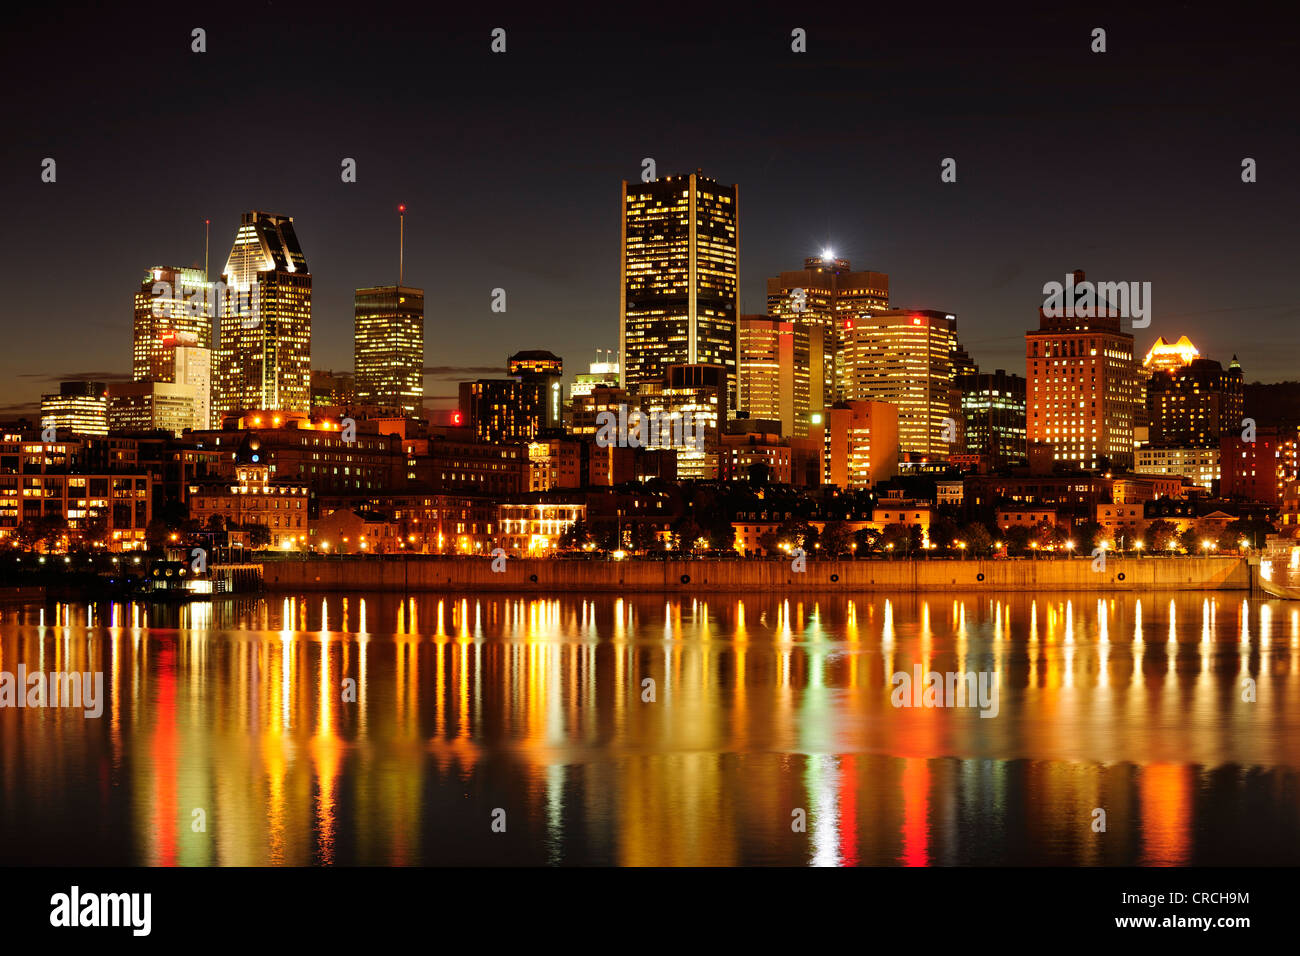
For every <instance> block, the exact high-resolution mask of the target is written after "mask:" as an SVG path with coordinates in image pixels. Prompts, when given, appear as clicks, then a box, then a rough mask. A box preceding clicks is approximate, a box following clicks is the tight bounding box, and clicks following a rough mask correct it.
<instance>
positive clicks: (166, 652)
mask: <svg viewBox="0 0 1300 956" xmlns="http://www.w3.org/2000/svg"><path fill="white" fill-rule="evenodd" d="M152 749H153V766H154V786H153V790H154V795H153V805H154V821H153V831H154V833H155V834H156V836H157V840H158V859H157V860H156V861H155V865H156V866H175V865H176V826H177V823H176V651H175V649H174V648H171V647H162V648H160V649H159V651H158V727H157V730H156V731H155V733H154V738H153V748H152Z"/></svg>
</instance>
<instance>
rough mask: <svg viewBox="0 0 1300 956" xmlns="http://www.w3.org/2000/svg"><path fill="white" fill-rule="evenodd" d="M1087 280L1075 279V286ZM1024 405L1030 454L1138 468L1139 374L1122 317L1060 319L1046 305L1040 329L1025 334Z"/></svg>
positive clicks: (1040, 312)
mask: <svg viewBox="0 0 1300 956" xmlns="http://www.w3.org/2000/svg"><path fill="white" fill-rule="evenodd" d="M1083 278H1084V276H1083V273H1082V272H1076V273H1075V274H1074V282H1075V286H1076V287H1079V286H1081V285H1082V284H1083ZM1062 311H1069V312H1073V311H1084V310H1075V309H1073V308H1069V309H1066V310H1062ZM1088 311H1092V312H1097V313H1102V312H1112V311H1117V310H1115V309H1113V308H1111V307H1109V306H1108V307H1107V308H1100V307H1099V308H1096V309H1090V310H1088ZM1025 400H1026V422H1025V424H1026V432H1027V436H1026V437H1027V439H1028V442H1029V447H1030V449H1031V450H1033V448H1034V447H1035V445H1038V446H1039V447H1041V448H1042V449H1043V451H1044V453H1047V452H1048V451H1049V450H1050V454H1051V460H1052V461H1053V462H1060V463H1064V464H1066V465H1068V466H1070V467H1073V468H1097V467H1100V462H1101V460H1102V459H1108V460H1109V461H1110V462H1111V463H1112V464H1113V465H1114V466H1115V467H1123V468H1127V467H1130V466H1132V464H1133V427H1134V418H1135V413H1136V411H1137V408H1138V404H1139V395H1138V374H1137V365H1136V363H1135V362H1134V360H1133V336H1132V335H1130V334H1128V333H1127V332H1124V331H1123V330H1121V328H1120V320H1119V318H1118V317H1117V316H1115V315H1101V314H1098V315H1095V316H1092V317H1088V316H1077V315H1069V316H1061V317H1054V316H1049V315H1048V314H1047V313H1046V312H1045V311H1044V309H1043V308H1042V307H1041V306H1040V307H1039V309H1038V328H1037V329H1031V330H1030V331H1028V332H1026V333H1025Z"/></svg>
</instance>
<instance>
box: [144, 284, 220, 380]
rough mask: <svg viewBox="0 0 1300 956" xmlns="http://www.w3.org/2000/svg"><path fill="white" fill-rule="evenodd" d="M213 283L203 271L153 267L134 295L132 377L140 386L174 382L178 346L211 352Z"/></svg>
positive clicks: (214, 295) (214, 303)
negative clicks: (145, 382)
mask: <svg viewBox="0 0 1300 956" xmlns="http://www.w3.org/2000/svg"><path fill="white" fill-rule="evenodd" d="M214 288H215V283H212V282H207V281H206V280H205V279H204V277H203V270H202V269H178V268H176V267H175V266H154V267H153V268H152V269H150V270H149V271H148V272H147V273H145V277H144V281H143V282H141V283H140V288H139V290H138V291H137V292H136V294H135V326H134V336H133V338H134V343H133V348H132V350H131V377H132V378H133V379H134V380H135V381H137V382H143V381H152V382H175V381H176V378H175V373H176V357H175V351H176V349H177V348H178V347H197V348H201V349H211V348H212V322H213V319H214V318H215V316H216V310H217V301H216V299H217V297H216V294H215V292H214Z"/></svg>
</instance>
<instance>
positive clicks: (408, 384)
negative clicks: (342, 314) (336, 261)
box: [353, 285, 424, 418]
mask: <svg viewBox="0 0 1300 956" xmlns="http://www.w3.org/2000/svg"><path fill="white" fill-rule="evenodd" d="M353 303H354V307H355V317H356V326H355V334H354V337H353V350H354V351H353V354H354V360H355V371H356V400H357V402H358V403H359V404H361V405H378V406H382V407H385V408H400V409H401V410H402V413H403V414H404V415H405V416H406V417H407V418H419V417H421V416H422V415H423V414H424V290H423V289H416V288H412V287H410V286H405V285H386V286H372V287H370V288H367V289H357V290H356V293H355V297H354V300H353Z"/></svg>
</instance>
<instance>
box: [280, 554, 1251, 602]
mask: <svg viewBox="0 0 1300 956" xmlns="http://www.w3.org/2000/svg"><path fill="white" fill-rule="evenodd" d="M263 578H264V580H265V584H266V588H267V589H268V590H272V591H396V592H406V591H516V592H517V591H538V592H569V593H579V594H581V593H586V592H612V593H619V592H650V593H655V592H660V593H662V592H668V593H673V592H679V593H680V592H685V593H698V592H710V591H718V592H725V591H731V592H739V593H751V594H752V593H753V592H755V591H771V592H774V593H809V592H818V593H824V592H825V593H835V592H843V593H848V592H860V591H1153V590H1176V591H1191V590H1220V591H1248V590H1250V582H1251V575H1250V568H1249V566H1248V565H1247V563H1246V560H1245V559H1244V558H1230V557H1187V558H1173V557H1170V558H1158V557H1144V558H1110V559H1108V560H1107V562H1106V569H1105V571H1093V570H1092V560H1091V559H1089V558H1074V559H1068V560H1067V559H1056V560H1043V561H1019V560H998V561H978V560H966V561H943V560H930V561H925V560H922V561H809V562H808V569H807V571H805V572H803V573H795V572H793V571H792V570H791V567H790V562H789V561H561V560H547V559H532V558H510V559H509V560H508V561H507V562H506V567H505V570H504V571H502V572H493V570H492V562H491V560H490V559H487V558H430V557H414V558H375V557H365V558H355V559H349V558H328V559H324V560H312V559H299V560H295V559H276V560H272V561H267V562H266V563H265V564H264V565H263Z"/></svg>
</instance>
